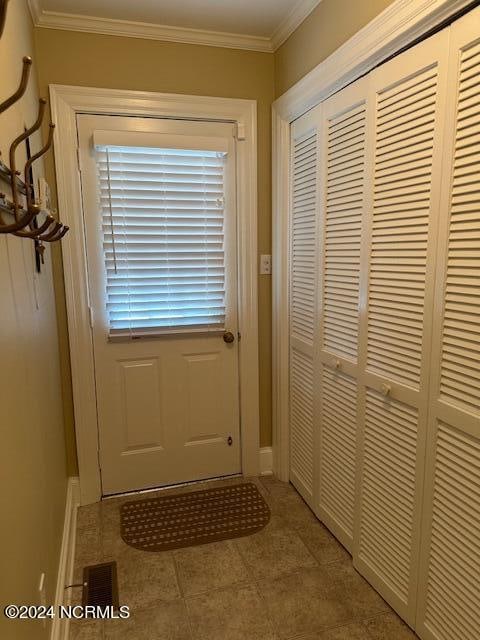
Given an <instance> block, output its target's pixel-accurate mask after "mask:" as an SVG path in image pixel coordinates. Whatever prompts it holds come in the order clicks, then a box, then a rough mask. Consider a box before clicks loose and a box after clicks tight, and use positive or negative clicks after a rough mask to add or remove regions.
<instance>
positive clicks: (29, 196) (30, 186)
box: [23, 123, 55, 209]
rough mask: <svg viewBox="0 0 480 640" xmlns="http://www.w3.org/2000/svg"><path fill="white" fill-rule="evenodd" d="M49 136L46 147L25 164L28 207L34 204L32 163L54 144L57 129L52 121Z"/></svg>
mask: <svg viewBox="0 0 480 640" xmlns="http://www.w3.org/2000/svg"><path fill="white" fill-rule="evenodd" d="M48 127H49V128H48V138H47V142H46V144H45V146H44V147H42V148H41V149H40V151H39V152H38V153H36V154H35V155H33V156H32V157H31V158H29V159H28V160H27V162H26V164H25V169H24V171H23V175H24V176H25V188H26V192H27V209H29V208H30V206H31V205H32V204H33V203H32V191H33V184H31V183H30V169H31V168H32V164H33V163H34V162H35V161H36V160H38V159H39V158H41V157H42V156H43V155H45V154H46V153H47V151H48V150H49V149H50V147H51V146H52V141H53V132H54V130H55V125H54V124H53V123H50V124H49V125H48Z"/></svg>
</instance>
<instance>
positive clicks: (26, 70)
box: [0, 0, 32, 113]
mask: <svg viewBox="0 0 480 640" xmlns="http://www.w3.org/2000/svg"><path fill="white" fill-rule="evenodd" d="M1 1H2V0H0V2H1ZM0 28H1V25H0ZM31 66H32V59H31V58H30V56H25V57H24V58H23V69H22V77H21V79H20V85H19V87H18V89H17V90H16V91H15V93H14V94H13V95H11V96H10V98H7V99H6V100H5V101H4V102H2V103H1V104H0V113H3V112H4V111H6V110H7V109H8V108H9V107H11V106H12V104H15V102H17V100H20V98H21V97H22V96H23V94H24V93H25V91H26V89H27V84H28V78H29V76H30V69H31Z"/></svg>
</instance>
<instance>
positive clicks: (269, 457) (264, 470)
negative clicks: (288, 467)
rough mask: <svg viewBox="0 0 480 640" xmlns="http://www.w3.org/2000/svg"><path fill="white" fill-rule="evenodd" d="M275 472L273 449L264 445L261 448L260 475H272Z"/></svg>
mask: <svg viewBox="0 0 480 640" xmlns="http://www.w3.org/2000/svg"><path fill="white" fill-rule="evenodd" d="M272 473H273V449H272V447H262V448H261V449H260V475H261V476H271V475H272Z"/></svg>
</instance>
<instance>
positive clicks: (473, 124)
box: [440, 44, 480, 414]
mask: <svg viewBox="0 0 480 640" xmlns="http://www.w3.org/2000/svg"><path fill="white" fill-rule="evenodd" d="M479 76H480V44H477V45H475V46H473V47H470V48H469V49H468V50H467V51H465V52H463V54H462V58H461V63H460V75H459V84H458V105H457V130H456V135H455V148H454V161H453V182H452V192H451V201H450V229H449V237H448V250H447V251H448V254H447V273H446V285H445V307H444V319H443V322H444V324H443V349H442V360H441V379H440V393H441V397H442V399H444V400H445V401H446V402H448V403H451V404H453V405H455V406H457V407H458V408H460V409H466V410H467V411H473V412H475V413H478V414H480V190H479V186H478V176H479V175H480V144H479V131H480V99H478V98H477V101H476V103H475V104H473V105H470V103H468V105H469V106H468V110H466V107H465V105H466V103H467V102H468V98H467V94H469V92H470V88H471V81H472V79H474V78H476V81H477V89H478V77H479Z"/></svg>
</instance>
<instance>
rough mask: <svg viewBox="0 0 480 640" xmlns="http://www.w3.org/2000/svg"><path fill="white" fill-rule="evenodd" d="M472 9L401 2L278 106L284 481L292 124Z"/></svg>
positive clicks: (278, 427) (461, 3)
mask: <svg viewBox="0 0 480 640" xmlns="http://www.w3.org/2000/svg"><path fill="white" fill-rule="evenodd" d="M471 4H472V2H471V0H395V1H394V2H392V4H391V5H389V6H388V7H387V8H386V9H385V10H384V11H383V12H382V13H380V14H379V15H378V16H377V17H376V18H374V19H373V20H372V21H371V22H369V23H368V24H367V25H366V26H365V27H363V28H362V29H360V30H359V31H358V32H357V33H356V34H355V35H354V36H352V37H351V38H350V39H349V40H348V41H347V42H345V43H344V44H343V45H342V46H340V47H339V48H338V49H337V50H336V51H335V52H334V53H332V54H331V55H330V56H329V57H328V58H326V59H325V60H324V61H323V62H321V63H320V64H319V65H317V66H316V67H315V68H314V69H312V71H310V72H309V73H308V74H307V75H306V76H305V77H304V78H302V79H301V80H300V81H298V82H297V83H296V84H295V85H294V86H293V87H291V88H290V89H289V90H288V91H287V92H286V93H284V94H283V95H282V96H281V97H280V98H278V99H277V100H276V101H275V102H274V104H273V107H272V164H273V169H272V178H273V184H272V187H273V190H272V199H273V211H272V214H273V215H272V240H273V242H272V244H273V271H272V273H273V279H272V307H273V322H272V330H273V336H272V338H273V343H272V344H273V349H272V355H273V362H272V366H273V371H272V383H273V388H272V403H273V470H274V472H275V474H276V475H277V477H278V478H279V479H281V480H284V481H288V479H289V446H288V443H289V424H288V419H289V418H288V417H289V402H288V393H287V390H288V384H289V383H288V380H289V373H288V367H289V346H288V336H289V302H288V300H289V298H288V295H289V273H288V264H287V263H288V259H287V257H288V255H289V247H290V243H289V230H288V229H289V218H290V212H289V201H290V126H291V123H292V122H294V121H295V120H296V119H297V118H298V117H299V116H301V115H302V114H304V113H306V112H307V111H308V110H309V109H311V108H313V107H314V106H316V105H318V104H320V103H321V102H323V101H324V100H325V99H326V98H328V97H329V96H330V95H332V94H333V93H335V92H336V91H339V90H340V89H342V88H343V87H345V86H346V85H348V84H350V83H351V82H353V81H355V80H357V79H358V78H360V77H361V76H362V75H364V74H366V73H368V72H369V71H371V70H372V69H373V68H374V67H375V66H377V65H379V64H381V62H382V61H384V60H387V59H388V58H390V57H391V56H393V55H395V54H396V53H398V52H399V51H401V50H402V49H403V48H404V47H406V46H408V45H409V44H411V43H412V42H413V41H415V40H416V39H418V38H419V37H421V36H422V35H424V34H427V33H429V32H430V31H431V30H432V29H435V28H436V27H438V26H439V25H441V24H442V23H444V22H445V21H446V20H448V19H450V18H451V17H452V16H454V15H456V14H457V13H458V12H460V11H462V10H465V9H466V8H467V7H469V6H470V5H471Z"/></svg>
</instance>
